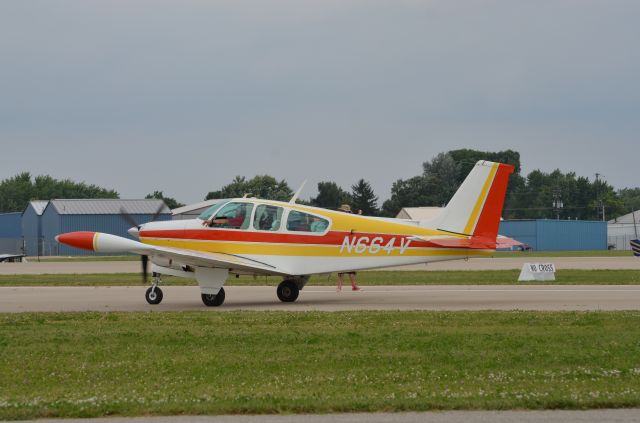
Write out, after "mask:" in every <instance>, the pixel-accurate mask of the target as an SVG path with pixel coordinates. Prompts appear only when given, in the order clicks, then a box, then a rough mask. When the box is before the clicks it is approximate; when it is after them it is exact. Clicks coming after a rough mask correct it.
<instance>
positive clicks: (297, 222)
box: [287, 210, 329, 233]
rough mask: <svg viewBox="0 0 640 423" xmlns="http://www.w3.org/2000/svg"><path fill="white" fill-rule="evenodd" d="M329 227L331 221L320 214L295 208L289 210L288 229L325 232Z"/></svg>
mask: <svg viewBox="0 0 640 423" xmlns="http://www.w3.org/2000/svg"><path fill="white" fill-rule="evenodd" d="M327 227H329V221H328V220H327V219H323V218H321V217H319V216H314V215H312V214H308V213H303V212H299V211H295V210H291V211H290V212H289V217H288V218H287V230H289V231H295V232H317V233H320V232H324V231H325V230H327Z"/></svg>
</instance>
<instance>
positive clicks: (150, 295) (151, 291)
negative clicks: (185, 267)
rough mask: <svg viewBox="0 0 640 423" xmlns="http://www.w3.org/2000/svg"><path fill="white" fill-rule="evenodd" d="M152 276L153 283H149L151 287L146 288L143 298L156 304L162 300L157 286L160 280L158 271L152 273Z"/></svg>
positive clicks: (160, 291)
mask: <svg viewBox="0 0 640 423" xmlns="http://www.w3.org/2000/svg"><path fill="white" fill-rule="evenodd" d="M153 276H154V278H153V283H152V284H151V287H149V288H148V289H147V292H145V294H144V298H145V299H146V300H147V302H148V303H149V304H152V305H156V304H160V303H161V302H162V290H161V289H160V287H158V285H159V284H160V282H162V280H161V279H160V274H159V273H154V275H153Z"/></svg>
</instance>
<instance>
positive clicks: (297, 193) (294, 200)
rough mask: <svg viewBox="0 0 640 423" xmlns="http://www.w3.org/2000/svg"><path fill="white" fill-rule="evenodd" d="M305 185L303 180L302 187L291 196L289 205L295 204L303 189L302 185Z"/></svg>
mask: <svg viewBox="0 0 640 423" xmlns="http://www.w3.org/2000/svg"><path fill="white" fill-rule="evenodd" d="M306 183H307V180H306V179H305V180H304V182H302V185H300V188H298V190H297V191H296V193H295V194H293V197H291V200H289V204H295V203H296V200H297V199H298V196H299V195H300V193H301V192H302V188H304V184H306Z"/></svg>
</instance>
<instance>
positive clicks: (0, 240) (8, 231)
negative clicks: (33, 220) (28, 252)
mask: <svg viewBox="0 0 640 423" xmlns="http://www.w3.org/2000/svg"><path fill="white" fill-rule="evenodd" d="M0 253H2V254H20V253H22V213H20V212H17V213H3V214H0Z"/></svg>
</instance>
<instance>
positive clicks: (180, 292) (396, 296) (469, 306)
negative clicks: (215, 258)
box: [0, 285, 640, 312]
mask: <svg viewBox="0 0 640 423" xmlns="http://www.w3.org/2000/svg"><path fill="white" fill-rule="evenodd" d="M145 289H146V286H112V287H0V312H27V311H187V310H211V311H230V310H283V311H309V310H319V311H343V310H547V311H555V310H640V286H630V285H614V286H612V285H555V286H554V285H473V286H469V285H431V286H372V287H365V290H364V292H351V291H350V290H345V291H343V292H341V293H337V292H335V289H334V288H333V287H330V286H308V287H306V288H305V289H304V290H303V291H302V292H301V293H300V298H298V300H297V301H296V302H295V303H281V302H280V301H279V300H278V299H277V298H276V290H275V287H270V286H230V287H225V290H226V294H227V295H226V301H225V304H224V305H223V306H222V307H211V308H208V307H205V306H204V305H203V304H202V302H201V301H200V290H199V288H198V287H197V286H165V287H162V290H163V292H164V300H163V302H162V304H159V305H156V306H152V305H149V304H147V303H146V301H145V300H144V291H145Z"/></svg>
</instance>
